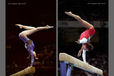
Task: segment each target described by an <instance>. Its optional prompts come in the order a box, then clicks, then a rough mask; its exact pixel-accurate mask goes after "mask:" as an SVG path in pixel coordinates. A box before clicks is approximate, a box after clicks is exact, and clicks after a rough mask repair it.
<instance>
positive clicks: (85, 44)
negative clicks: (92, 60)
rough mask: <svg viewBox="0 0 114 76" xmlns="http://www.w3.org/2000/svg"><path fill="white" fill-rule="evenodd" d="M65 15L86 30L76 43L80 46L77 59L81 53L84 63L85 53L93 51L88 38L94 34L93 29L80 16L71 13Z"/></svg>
mask: <svg viewBox="0 0 114 76" xmlns="http://www.w3.org/2000/svg"><path fill="white" fill-rule="evenodd" d="M65 14H67V15H69V16H71V17H74V18H75V19H76V20H78V21H79V22H80V23H81V24H82V25H83V26H84V27H85V28H86V30H85V31H84V32H82V33H81V35H80V39H79V40H78V41H76V42H77V43H78V44H82V47H81V49H80V50H79V52H78V57H79V56H81V53H82V52H83V53H82V58H83V61H84V62H86V51H89V50H93V45H92V44H91V43H90V38H91V37H92V36H93V35H94V34H95V29H94V27H93V25H92V24H90V23H88V22H87V21H85V20H83V19H82V18H81V17H80V16H78V15H75V14H73V13H72V12H65Z"/></svg>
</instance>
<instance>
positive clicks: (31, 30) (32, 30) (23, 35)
mask: <svg viewBox="0 0 114 76" xmlns="http://www.w3.org/2000/svg"><path fill="white" fill-rule="evenodd" d="M16 26H19V27H20V29H26V30H25V31H22V32H21V33H19V38H20V39H21V40H22V41H23V42H24V43H25V48H26V49H27V51H28V52H29V53H30V55H31V64H30V66H33V64H34V58H37V57H36V53H35V51H33V50H34V43H33V41H32V40H31V39H29V38H28V36H29V35H31V34H33V33H35V32H37V31H40V30H44V29H50V28H53V26H48V25H46V26H44V27H32V26H25V25H21V24H16Z"/></svg>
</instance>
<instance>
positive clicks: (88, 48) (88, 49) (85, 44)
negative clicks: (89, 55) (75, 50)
mask: <svg viewBox="0 0 114 76" xmlns="http://www.w3.org/2000/svg"><path fill="white" fill-rule="evenodd" d="M82 45H83V46H84V47H83V48H84V49H86V50H87V51H92V50H93V49H94V46H93V45H92V44H91V43H90V42H87V43H84V44H82Z"/></svg>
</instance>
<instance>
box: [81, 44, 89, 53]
mask: <svg viewBox="0 0 114 76" xmlns="http://www.w3.org/2000/svg"><path fill="white" fill-rule="evenodd" d="M82 48H83V49H84V50H86V51H88V48H87V44H86V43H85V44H82Z"/></svg>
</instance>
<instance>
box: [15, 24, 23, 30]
mask: <svg viewBox="0 0 114 76" xmlns="http://www.w3.org/2000/svg"><path fill="white" fill-rule="evenodd" d="M15 25H16V26H19V28H20V29H22V28H23V25H21V24H15Z"/></svg>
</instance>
